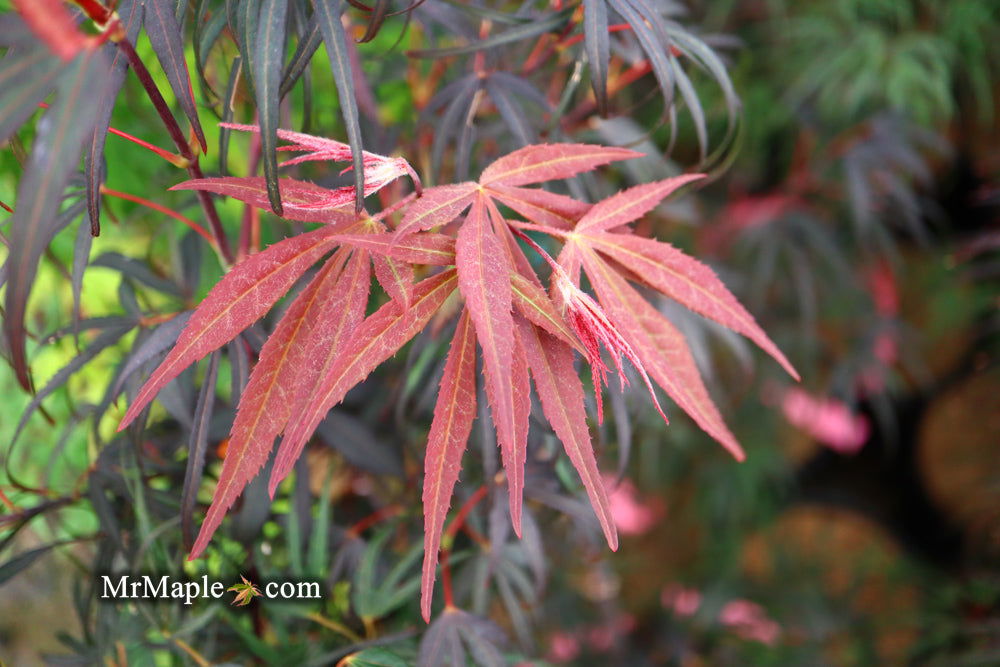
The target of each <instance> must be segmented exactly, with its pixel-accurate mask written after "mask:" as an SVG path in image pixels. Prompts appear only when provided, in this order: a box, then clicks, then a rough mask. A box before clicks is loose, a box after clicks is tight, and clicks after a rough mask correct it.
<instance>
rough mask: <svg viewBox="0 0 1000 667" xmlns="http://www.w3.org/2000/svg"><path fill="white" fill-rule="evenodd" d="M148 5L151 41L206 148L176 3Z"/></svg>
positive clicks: (157, 0)
mask: <svg viewBox="0 0 1000 667" xmlns="http://www.w3.org/2000/svg"><path fill="white" fill-rule="evenodd" d="M145 5H146V14H145V26H146V34H147V35H149V43H150V44H151V45H152V46H153V51H155V52H156V58H157V59H158V60H159V61H160V65H161V66H162V67H163V72H164V73H165V74H166V75H167V81H168V82H170V88H171V89H172V90H173V91H174V96H175V97H176V98H177V101H178V102H179V103H180V105H181V109H182V110H183V111H184V115H186V116H187V117H188V120H189V121H190V122H191V128H192V129H193V130H194V133H195V136H196V137H198V143H200V144H201V150H202V151H206V150H208V144H207V143H206V142H205V133H204V132H203V131H202V129H201V122H200V121H199V120H198V109H197V107H196V106H195V102H194V92H193V90H192V88H191V75H190V73H189V72H188V66H187V61H186V60H185V59H184V34H183V32H182V30H181V26H180V24H179V23H178V22H177V17H176V15H175V14H174V9H176V7H177V5H176V3H175V2H174V0H147V1H146V3H145Z"/></svg>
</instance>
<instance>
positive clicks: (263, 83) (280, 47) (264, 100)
mask: <svg viewBox="0 0 1000 667" xmlns="http://www.w3.org/2000/svg"><path fill="white" fill-rule="evenodd" d="M287 17H288V0H264V1H263V3H262V4H261V6H260V15H259V17H258V22H257V42H256V44H255V45H254V49H255V50H256V55H255V57H254V60H253V66H254V74H253V76H254V84H255V86H254V90H255V92H256V94H257V118H258V120H259V122H260V140H261V160H262V161H263V163H264V179H265V181H266V183H267V196H268V201H270V203H271V210H272V211H274V213H275V214H276V215H281V214H282V209H281V191H280V190H279V188H278V124H279V122H280V118H279V113H278V111H279V109H278V103H279V101H280V100H279V99H278V86H279V85H280V83H281V71H282V64H283V62H284V60H285V21H286V19H287Z"/></svg>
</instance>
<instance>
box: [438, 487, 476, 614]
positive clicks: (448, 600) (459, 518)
mask: <svg viewBox="0 0 1000 667" xmlns="http://www.w3.org/2000/svg"><path fill="white" fill-rule="evenodd" d="M487 490H488V489H487V487H486V485H485V484H483V485H482V486H480V487H479V488H478V489H476V491H475V493H473V494H472V495H471V496H469V499H468V500H466V501H465V504H464V505H462V507H461V509H459V510H458V512H457V513H456V514H455V518H454V519H453V520H452V522H451V523H450V524H449V525H448V528H446V529H445V531H444V534H445V536H446V537H448V538H450V540H454V539H455V534H456V533H457V532H458V531H459V529H460V528H461V527H462V525H463V524H464V523H465V519H466V517H468V516H469V512H471V511H472V510H473V509H474V508H475V507H476V505H477V504H479V501H480V500H482V499H483V498H485V497H486V492H487ZM449 553H451V548H450V547H448V548H442V549H441V554H440V556H439V560H440V562H441V589H442V592H443V593H444V606H445V609H451V608H453V607H454V606H455V597H454V593H453V592H452V588H451V567H449V565H448V554H449Z"/></svg>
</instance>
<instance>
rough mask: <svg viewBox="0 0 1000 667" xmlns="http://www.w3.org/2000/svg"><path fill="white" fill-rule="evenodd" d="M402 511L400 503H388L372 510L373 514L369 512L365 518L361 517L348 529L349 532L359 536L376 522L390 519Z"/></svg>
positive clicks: (351, 534)
mask: <svg viewBox="0 0 1000 667" xmlns="http://www.w3.org/2000/svg"><path fill="white" fill-rule="evenodd" d="M402 511H403V508H402V507H400V506H399V505H386V506H385V507H382V508H379V509H377V510H375V511H374V512H372V513H371V514H369V515H368V516H366V517H365V518H363V519H361V520H360V521H358V522H357V523H356V524H354V525H353V526H351V527H350V528H349V529H348V531H347V534H348V535H349V536H351V537H358V536H359V535H361V533H363V532H364V531H365V530H367V529H368V528H371V527H372V526H374V525H375V524H377V523H381V522H382V521H385V520H386V519H390V518H392V517H394V516H396V515H397V514H401V513H402Z"/></svg>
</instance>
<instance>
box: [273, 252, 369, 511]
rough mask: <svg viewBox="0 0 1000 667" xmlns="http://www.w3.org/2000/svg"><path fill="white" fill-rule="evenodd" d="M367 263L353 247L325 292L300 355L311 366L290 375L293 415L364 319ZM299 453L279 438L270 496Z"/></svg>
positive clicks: (298, 412) (310, 398) (365, 255)
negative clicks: (306, 346)
mask: <svg viewBox="0 0 1000 667" xmlns="http://www.w3.org/2000/svg"><path fill="white" fill-rule="evenodd" d="M370 265H371V262H370V257H369V255H368V253H367V252H365V251H364V250H355V251H354V253H353V255H352V256H351V260H350V262H349V263H348V265H347V268H346V269H345V270H344V275H343V278H342V279H341V281H340V282H339V283H338V285H337V287H336V292H337V295H336V296H329V295H328V297H327V303H326V307H325V308H324V309H323V311H322V314H321V317H322V319H323V320H324V321H323V322H322V323H319V324H317V325H316V328H315V329H314V331H315V332H316V334H317V338H316V340H315V342H314V343H313V344H312V345H310V346H309V347H310V350H309V355H308V356H306V357H303V359H304V361H306V362H307V363H309V364H310V368H309V369H308V372H307V373H305V374H304V375H303V377H302V378H301V379H300V378H295V379H294V383H292V382H291V378H289V382H290V384H292V386H294V387H296V388H297V391H296V392H295V393H294V394H293V397H294V398H293V400H292V401H291V405H292V406H293V407H292V412H291V414H292V415H301V413H302V410H303V409H305V406H307V405H309V404H310V403H311V402H312V401H313V400H314V396H313V392H314V391H315V389H316V384H317V383H318V382H322V380H323V379H324V378H325V377H326V376H327V375H328V374H329V373H330V370H331V364H332V363H335V360H336V359H337V358H338V357H339V356H340V353H341V351H343V349H344V347H345V346H346V345H347V344H348V341H349V340H350V339H351V336H353V335H354V332H355V330H356V329H357V327H358V325H359V323H360V322H361V321H362V320H363V319H364V316H365V306H367V305H368V295H369V293H370V291H371V270H370ZM300 419H301V417H300ZM293 427H294V424H293ZM288 442H291V441H288ZM300 452H301V449H299V450H296V449H294V448H292V447H291V446H290V445H288V446H286V443H285V441H284V440H283V441H282V443H281V447H279V448H278V454H277V456H276V457H275V459H274V467H273V468H272V469H271V479H270V480H269V481H268V485H267V490H268V493H270V495H271V497H274V492H275V490H276V489H277V488H278V484H279V483H280V482H281V480H283V479H284V478H285V476H286V475H288V473H289V472H291V470H292V467H293V466H294V465H295V461H296V459H298V457H299V453H300Z"/></svg>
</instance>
